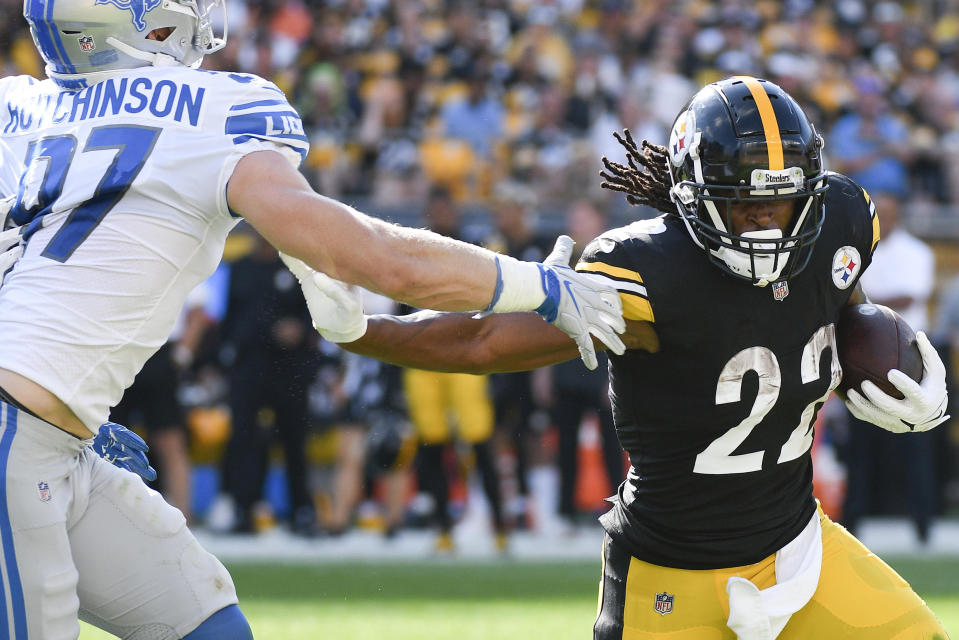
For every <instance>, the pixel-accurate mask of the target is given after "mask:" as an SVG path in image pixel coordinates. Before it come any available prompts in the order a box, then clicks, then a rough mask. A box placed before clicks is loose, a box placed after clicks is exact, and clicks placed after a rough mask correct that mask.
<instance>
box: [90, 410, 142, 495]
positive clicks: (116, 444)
mask: <svg viewBox="0 0 959 640" xmlns="http://www.w3.org/2000/svg"><path fill="white" fill-rule="evenodd" d="M93 450H94V451H95V452H96V453H97V455H98V456H100V457H101V458H103V459H104V460H106V461H107V462H109V463H110V464H112V465H113V466H115V467H120V468H121V469H126V470H127V471H132V472H133V473H135V474H137V475H138V476H140V477H141V478H143V479H144V480H146V481H148V482H152V481H153V480H156V479H157V472H156V469H154V468H153V467H151V466H150V461H149V460H148V459H147V453H146V452H147V451H149V450H150V447H148V446H147V443H146V442H144V441H143V438H141V437H140V436H138V435H137V434H135V433H133V432H132V431H130V430H129V429H127V428H126V427H124V426H123V425H119V424H117V423H116V422H104V423H103V424H102V425H100V433H98V434H97V436H96V437H95V438H94V439H93Z"/></svg>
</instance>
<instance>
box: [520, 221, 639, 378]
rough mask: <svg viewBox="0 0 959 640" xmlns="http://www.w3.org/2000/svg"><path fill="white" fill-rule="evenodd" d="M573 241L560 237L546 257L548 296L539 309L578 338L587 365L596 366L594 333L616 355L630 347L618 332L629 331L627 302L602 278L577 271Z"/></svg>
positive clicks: (577, 343) (568, 333) (544, 276)
mask: <svg viewBox="0 0 959 640" xmlns="http://www.w3.org/2000/svg"><path fill="white" fill-rule="evenodd" d="M573 244H574V243H573V239H572V238H570V237H569V236H566V235H563V236H560V237H558V238H557V239H556V245H555V246H554V247H553V252H552V253H550V254H549V256H547V257H546V260H544V261H543V264H542V270H543V273H542V275H543V282H542V285H543V289H544V290H545V292H546V300H545V301H544V302H543V304H542V305H540V306H539V308H538V309H536V312H537V313H538V314H540V315H541V316H543V317H544V318H545V319H546V321H547V322H551V323H553V324H555V325H556V326H557V327H559V328H560V329H562V330H563V331H564V332H566V335H568V336H569V337H571V338H572V339H573V340H575V341H576V345H577V346H578V347H579V355H580V357H581V358H582V359H583V363H584V364H585V365H586V368H588V369H595V368H596V365H597V362H596V350H595V349H594V347H593V339H592V337H591V336H596V338H598V339H599V341H600V342H602V343H603V344H605V345H606V346H607V347H608V348H609V350H610V351H612V352H613V353H615V354H616V355H622V354H623V352H624V351H626V345H624V344H623V341H622V340H621V339H620V338H619V336H618V335H617V334H619V333H623V332H624V331H626V321H625V320H623V303H622V302H621V301H620V299H619V293H618V292H617V291H616V289H614V288H613V287H611V286H609V285H608V284H606V282H604V281H603V280H602V279H601V278H598V277H597V276H593V275H590V274H586V273H577V272H576V271H575V270H573V269H572V268H571V267H570V266H569V260H570V258H571V257H572V255H573Z"/></svg>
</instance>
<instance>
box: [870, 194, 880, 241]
mask: <svg viewBox="0 0 959 640" xmlns="http://www.w3.org/2000/svg"><path fill="white" fill-rule="evenodd" d="M869 210H870V212H871V213H872V246H871V247H869V250H870V251H873V250H874V249H875V248H876V243H877V242H879V235H880V234H879V216H878V215H876V207H875V206H874V205H870V207H869Z"/></svg>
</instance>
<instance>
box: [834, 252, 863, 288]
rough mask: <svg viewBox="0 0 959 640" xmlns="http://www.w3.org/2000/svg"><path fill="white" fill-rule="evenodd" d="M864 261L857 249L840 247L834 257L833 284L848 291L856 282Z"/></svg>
mask: <svg viewBox="0 0 959 640" xmlns="http://www.w3.org/2000/svg"><path fill="white" fill-rule="evenodd" d="M861 266H862V259H861V257H860V255H859V250H858V249H856V247H853V246H849V245H846V246H844V247H840V248H839V250H838V251H836V253H835V254H834V255H833V257H832V282H833V284H835V285H836V287H837V288H839V289H848V288H849V285H851V284H852V283H853V282H855V281H856V276H857V275H858V274H859V269H860V268H861Z"/></svg>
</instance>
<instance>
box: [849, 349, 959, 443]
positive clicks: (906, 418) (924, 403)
mask: <svg viewBox="0 0 959 640" xmlns="http://www.w3.org/2000/svg"><path fill="white" fill-rule="evenodd" d="M916 344H918V346H919V353H920V354H922V369H923V371H922V382H921V383H919V382H916V381H915V380H913V379H912V378H910V377H909V376H907V375H906V374H905V373H903V372H902V371H899V370H898V369H892V370H891V371H890V372H889V374H888V378H889V382H891V383H892V384H893V385H894V386H895V387H896V388H897V389H898V390H899V392H900V393H902V395H903V396H905V398H903V399H902V400H899V399H896V398H893V397H892V396H890V395H888V394H886V393H883V392H882V391H880V389H879V387H877V386H876V385H875V384H873V383H872V382H870V381H869V380H865V381H863V383H862V385H861V386H862V393H861V394H860V393H859V392H858V391H856V390H855V389H849V390H848V391H847V392H846V406H847V407H848V408H849V412H850V413H852V415H854V416H856V417H857V418H859V419H860V420H865V421H866V422H871V423H873V424H874V425H876V426H879V427H882V428H883V429H885V430H886V431H892V432H893V433H907V432H909V431H928V430H930V429H932V428H933V427H936V426H938V425H940V424H942V423H943V422H945V421H946V420H948V419H949V416H947V415H945V414H946V404H947V401H948V396H947V394H946V367H945V365H943V364H942V359H941V358H940V357H939V354H938V353H937V352H936V349H935V348H934V347H933V346H932V344H930V342H929V339H928V338H927V337H926V334H925V333H924V332H922V331H919V332H917V333H916ZM863 395H865V397H863Z"/></svg>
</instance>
